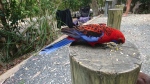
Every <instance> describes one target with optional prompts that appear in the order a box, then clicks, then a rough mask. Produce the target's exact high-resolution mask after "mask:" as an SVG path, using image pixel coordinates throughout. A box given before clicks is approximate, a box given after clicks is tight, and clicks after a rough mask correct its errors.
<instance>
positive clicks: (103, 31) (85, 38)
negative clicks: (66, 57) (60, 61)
mask: <svg viewBox="0 0 150 84" xmlns="http://www.w3.org/2000/svg"><path fill="white" fill-rule="evenodd" d="M61 32H63V33H64V34H67V35H68V37H67V38H65V39H63V40H61V41H59V42H57V43H55V44H53V45H51V46H49V47H46V48H45V49H44V50H43V51H47V50H49V49H51V50H55V49H57V48H59V47H61V46H64V45H67V44H69V43H72V42H74V41H80V42H87V43H88V44H90V45H91V46H95V45H96V44H103V43H108V42H114V43H116V44H121V43H122V44H123V43H124V42H125V37H124V35H123V33H122V32H121V31H119V30H117V29H115V28H112V27H108V26H106V24H104V23H101V24H88V25H81V26H76V27H74V28H68V27H67V28H62V29H61Z"/></svg>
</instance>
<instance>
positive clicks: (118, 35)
mask: <svg viewBox="0 0 150 84" xmlns="http://www.w3.org/2000/svg"><path fill="white" fill-rule="evenodd" d="M112 38H113V39H112V42H115V43H116V44H123V43H125V37H124V35H123V33H122V32H121V31H119V30H116V31H114V32H113V34H112Z"/></svg>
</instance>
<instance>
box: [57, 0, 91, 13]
mask: <svg viewBox="0 0 150 84" xmlns="http://www.w3.org/2000/svg"><path fill="white" fill-rule="evenodd" d="M90 3H91V0H62V3H61V4H60V5H59V9H61V10H62V9H67V8H69V9H72V10H73V11H77V10H79V9H80V7H83V6H87V5H90Z"/></svg>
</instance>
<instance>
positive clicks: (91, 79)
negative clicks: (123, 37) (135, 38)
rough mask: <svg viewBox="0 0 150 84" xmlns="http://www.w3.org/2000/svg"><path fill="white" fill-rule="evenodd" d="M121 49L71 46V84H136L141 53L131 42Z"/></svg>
mask: <svg viewBox="0 0 150 84" xmlns="http://www.w3.org/2000/svg"><path fill="white" fill-rule="evenodd" d="M121 49H122V50H118V51H111V50H114V49H110V48H109V47H108V48H106V49H104V48H102V47H101V46H96V47H91V46H86V45H76V46H70V47H69V50H70V65H71V66H70V67H71V77H72V84H135V83H136V80H137V77H138V73H139V72H140V68H141V64H142V62H141V60H140V53H139V51H138V49H137V48H136V47H135V46H134V45H133V44H132V43H130V42H129V41H127V42H126V43H125V44H123V45H122V46H121Z"/></svg>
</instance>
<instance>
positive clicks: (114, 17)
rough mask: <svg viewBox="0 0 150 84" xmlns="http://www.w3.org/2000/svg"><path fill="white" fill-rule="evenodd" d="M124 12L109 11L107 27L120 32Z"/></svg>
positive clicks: (119, 10)
mask: <svg viewBox="0 0 150 84" xmlns="http://www.w3.org/2000/svg"><path fill="white" fill-rule="evenodd" d="M122 14H123V10H122V9H120V8H116V9H109V10H108V20H107V26H110V27H113V28H116V29H118V30H120V25H121V19H122Z"/></svg>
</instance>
